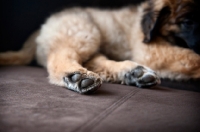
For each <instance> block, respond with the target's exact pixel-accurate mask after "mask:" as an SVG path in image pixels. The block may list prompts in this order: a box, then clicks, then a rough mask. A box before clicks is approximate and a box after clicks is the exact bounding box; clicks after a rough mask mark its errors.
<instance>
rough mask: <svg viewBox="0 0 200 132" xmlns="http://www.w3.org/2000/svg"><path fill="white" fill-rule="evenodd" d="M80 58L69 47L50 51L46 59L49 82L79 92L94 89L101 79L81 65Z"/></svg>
mask: <svg viewBox="0 0 200 132" xmlns="http://www.w3.org/2000/svg"><path fill="white" fill-rule="evenodd" d="M63 48H64V47H63ZM81 59H82V58H81V57H80V56H79V55H78V54H77V53H76V51H75V50H74V49H70V48H68V49H67V50H66V49H60V50H54V51H52V52H50V54H49V56H48V60H47V70H48V73H49V80H50V83H52V84H56V85H59V86H64V87H67V88H68V89H70V90H74V91H76V92H79V93H88V92H93V91H95V90H96V89H97V88H98V87H100V85H101V82H102V81H101V79H100V77H99V76H98V75H97V74H95V73H93V72H91V71H88V70H87V69H85V68H83V67H82V66H81V61H80V60H81Z"/></svg>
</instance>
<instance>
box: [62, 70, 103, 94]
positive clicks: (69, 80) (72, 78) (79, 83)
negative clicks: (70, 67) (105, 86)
mask: <svg viewBox="0 0 200 132" xmlns="http://www.w3.org/2000/svg"><path fill="white" fill-rule="evenodd" d="M63 80H64V82H65V86H66V87H67V88H68V89H70V90H73V91H76V92H78V93H81V94H86V93H91V92H94V91H96V90H97V89H98V88H99V87H100V86H101V83H102V81H101V79H100V78H98V77H94V76H91V75H87V74H82V73H79V72H74V73H71V74H68V75H67V76H65V77H64V78H63Z"/></svg>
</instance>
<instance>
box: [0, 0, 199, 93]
mask: <svg viewBox="0 0 200 132" xmlns="http://www.w3.org/2000/svg"><path fill="white" fill-rule="evenodd" d="M181 3H184V4H185V3H192V1H191V0H181ZM178 4H179V5H180V3H178V2H174V0H150V1H147V2H144V3H142V4H141V5H139V6H128V7H124V8H121V9H118V10H100V9H93V8H72V9H66V10H64V11H61V12H59V13H56V14H53V15H52V16H51V17H50V18H48V19H47V21H46V23H45V24H43V25H42V27H41V29H40V30H39V31H36V32H35V33H34V34H33V35H32V36H31V37H30V38H29V39H28V40H27V42H26V43H25V45H24V47H23V48H22V50H20V51H19V52H7V53H1V54H0V64H1V65H11V64H15V65H21V64H27V63H29V62H30V61H31V60H32V58H33V56H34V53H36V54H35V57H36V60H37V62H38V63H39V64H40V65H42V66H44V67H46V68H47V70H48V73H49V81H50V83H52V84H55V85H59V86H64V87H66V88H68V89H71V90H74V91H76V92H79V93H88V92H92V91H95V90H96V89H97V88H98V87H100V85H101V83H102V81H105V82H112V83H121V84H126V85H136V86H138V87H150V86H153V85H156V84H159V82H160V80H159V78H160V77H161V78H169V79H172V80H187V79H191V78H193V79H196V78H200V56H199V55H198V54H196V53H195V52H194V51H193V50H191V49H188V48H182V47H180V46H177V45H174V43H175V42H176V41H174V40H175V39H174V38H173V37H171V36H172V34H170V33H172V32H174V33H180V32H181V29H180V26H179V25H178V24H177V23H173V21H172V18H174V19H175V16H176V15H175V14H174V13H175V12H173V11H177V9H178V8H181V9H179V10H181V11H179V12H178V13H181V12H183V11H185V10H189V9H188V8H185V6H176V5H178ZM163 9H168V10H169V9H170V12H164V13H165V15H166V17H160V15H161V12H162V10H163ZM166 13H167V14H166ZM172 14H173V15H172ZM169 18H171V19H169ZM156 24H158V26H157V25H156ZM34 45H35V46H36V50H35V46H34ZM150 68H151V69H152V70H151V69H150Z"/></svg>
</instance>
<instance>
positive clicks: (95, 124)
mask: <svg viewBox="0 0 200 132" xmlns="http://www.w3.org/2000/svg"><path fill="white" fill-rule="evenodd" d="M165 83H166V84H169V83H168V82H165ZM179 84H180V83H179ZM184 86H185V85H182V87H184ZM199 112H200V93H199V92H194V91H188V90H177V89H172V88H166V87H163V86H157V87H154V88H151V89H139V88H136V87H131V86H124V85H119V84H103V85H102V87H101V88H100V89H99V90H98V91H96V93H94V94H92V95H80V94H78V93H75V92H73V91H70V90H67V89H65V88H62V87H58V86H54V85H50V84H49V83H48V79H47V72H46V70H45V69H43V68H39V67H30V66H10V67H0V132H63V131H65V132H133V131H148V132H149V131H152V132H156V131H162V132H163V131H166V132H169V131H175V132H178V131H180V132H185V131H187V132H195V131H196V132H198V131H200V113H199Z"/></svg>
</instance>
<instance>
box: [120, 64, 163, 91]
mask: <svg viewBox="0 0 200 132" xmlns="http://www.w3.org/2000/svg"><path fill="white" fill-rule="evenodd" d="M124 82H125V84H127V85H134V86H137V87H140V88H145V87H151V86H154V85H157V84H159V83H160V79H159V77H158V75H157V74H156V73H155V72H154V71H152V70H151V69H148V68H145V67H143V66H137V67H136V68H135V69H133V70H131V71H130V72H128V73H126V74H125V77H124Z"/></svg>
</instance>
